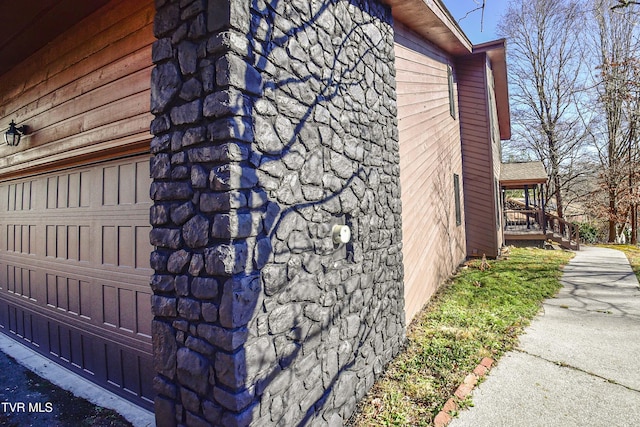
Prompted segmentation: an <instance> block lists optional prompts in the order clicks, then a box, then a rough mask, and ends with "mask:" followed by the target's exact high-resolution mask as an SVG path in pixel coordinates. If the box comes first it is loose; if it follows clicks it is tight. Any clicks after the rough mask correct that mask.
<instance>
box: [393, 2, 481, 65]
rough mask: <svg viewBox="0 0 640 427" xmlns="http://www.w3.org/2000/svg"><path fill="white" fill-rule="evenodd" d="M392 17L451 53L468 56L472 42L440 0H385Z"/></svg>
mask: <svg viewBox="0 0 640 427" xmlns="http://www.w3.org/2000/svg"><path fill="white" fill-rule="evenodd" d="M384 2H385V3H386V4H388V5H389V6H391V12H392V14H393V19H395V20H396V21H398V22H401V23H402V24H404V25H405V26H407V27H408V28H410V29H411V30H413V31H414V32H416V33H418V34H419V35H421V36H422V37H424V38H425V39H427V40H429V41H430V42H432V43H433V44H435V45H436V46H437V47H439V48H440V49H442V50H444V51H445V52H447V53H448V54H450V55H453V56H458V55H467V54H469V53H471V52H472V50H473V45H472V44H471V41H469V39H468V38H467V36H466V35H465V34H464V32H463V31H462V29H461V28H460V26H459V25H458V23H457V22H456V21H455V19H453V17H452V16H451V13H449V11H448V10H447V8H446V7H445V6H444V4H443V3H442V1H440V0H384Z"/></svg>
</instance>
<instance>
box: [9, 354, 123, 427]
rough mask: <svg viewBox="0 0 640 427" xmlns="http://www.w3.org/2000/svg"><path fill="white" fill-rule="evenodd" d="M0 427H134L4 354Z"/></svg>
mask: <svg viewBox="0 0 640 427" xmlns="http://www.w3.org/2000/svg"><path fill="white" fill-rule="evenodd" d="M0 426H7V427H23V426H34V427H43V426H47V427H84V426H86V427H94V426H96V427H125V426H126V427H130V426H131V424H130V423H129V422H128V421H127V420H125V419H124V418H123V417H122V416H120V415H119V414H118V413H116V412H114V411H112V410H110V409H105V408H102V407H100V406H96V405H94V404H92V403H90V402H88V401H86V400H85V399H82V398H79V397H76V396H74V395H73V394H71V393H70V392H68V391H66V390H63V389H61V388H59V387H57V386H55V385H54V384H52V383H50V382H49V381H47V380H45V379H43V378H40V377H39V376H38V375H36V374H34V373H32V372H31V371H29V370H28V369H26V368H25V367H23V366H22V365H20V364H19V363H18V362H16V361H15V360H14V359H13V358H11V357H9V356H7V355H6V354H4V353H3V352H0Z"/></svg>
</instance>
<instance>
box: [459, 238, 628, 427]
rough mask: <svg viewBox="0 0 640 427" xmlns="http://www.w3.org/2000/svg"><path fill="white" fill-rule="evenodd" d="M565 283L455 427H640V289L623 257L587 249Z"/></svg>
mask: <svg viewBox="0 0 640 427" xmlns="http://www.w3.org/2000/svg"><path fill="white" fill-rule="evenodd" d="M562 282H563V285H564V287H563V289H562V290H561V291H560V293H559V294H558V296H557V297H556V298H552V299H549V300H547V301H545V303H544V307H543V311H542V313H541V314H540V315H539V316H538V317H537V318H536V319H534V320H533V321H532V323H531V326H530V327H529V328H527V330H526V332H525V334H524V335H523V336H522V337H521V339H520V345H519V347H518V349H517V350H515V351H512V352H509V353H507V354H506V355H505V356H503V357H502V358H501V359H500V361H499V362H498V365H497V366H496V367H495V368H494V369H492V370H491V373H490V374H489V375H488V377H487V380H486V381H485V382H483V383H482V384H481V385H480V386H479V387H478V388H477V389H476V390H475V391H474V392H473V403H474V407H472V408H470V409H468V410H464V411H461V412H460V415H459V417H458V418H456V419H454V420H453V421H452V422H451V424H450V427H463V426H473V427H501V426H504V427H515V426H518V427H520V426H523V427H533V426H562V427H567V426H580V427H585V426H594V427H595V426H598V427H600V426H607V427H611V426H621V427H622V426H624V427H628V426H640V289H639V288H638V281H637V280H636V277H635V276H634V274H633V272H632V271H631V267H630V266H629V263H628V261H627V259H626V257H625V255H624V254H623V253H622V252H620V251H615V250H611V249H604V248H592V247H585V248H584V249H583V250H581V251H579V252H577V253H576V257H575V258H574V259H573V260H571V262H570V263H569V265H568V266H567V267H566V268H565V272H564V275H563V278H562Z"/></svg>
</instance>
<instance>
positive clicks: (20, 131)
mask: <svg viewBox="0 0 640 427" xmlns="http://www.w3.org/2000/svg"><path fill="white" fill-rule="evenodd" d="M26 133H27V127H26V126H25V125H22V126H16V124H15V122H14V121H13V120H11V123H9V129H7V131H6V132H5V133H4V142H6V143H7V145H10V146H11V147H15V146H16V145H18V144H20V138H21V137H22V135H25V134H26Z"/></svg>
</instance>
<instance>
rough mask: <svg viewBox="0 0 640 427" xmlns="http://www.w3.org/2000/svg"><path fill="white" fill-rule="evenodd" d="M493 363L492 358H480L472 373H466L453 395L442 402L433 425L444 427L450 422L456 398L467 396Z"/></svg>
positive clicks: (455, 407)
mask: <svg viewBox="0 0 640 427" xmlns="http://www.w3.org/2000/svg"><path fill="white" fill-rule="evenodd" d="M493 363H494V360H493V359H491V358H489V357H485V358H484V359H482V361H480V364H479V365H478V366H476V368H475V369H474V370H473V373H471V374H469V375H467V376H466V377H465V378H464V381H462V384H460V385H459V386H458V388H457V389H456V391H455V392H454V393H453V397H451V398H450V399H449V400H447V403H445V404H444V406H443V407H442V410H441V411H440V412H439V413H438V415H436V417H435V418H434V420H433V425H434V426H435V427H445V426H447V425H448V424H449V423H450V422H451V420H452V419H453V417H452V415H451V413H452V412H454V411H457V410H458V404H457V403H456V398H457V399H460V400H462V399H464V398H465V397H467V396H468V395H469V394H470V393H471V391H472V390H473V388H474V387H475V386H476V384H477V383H478V380H479V379H480V378H482V377H484V376H485V375H486V374H487V372H489V369H491V366H492V365H493Z"/></svg>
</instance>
